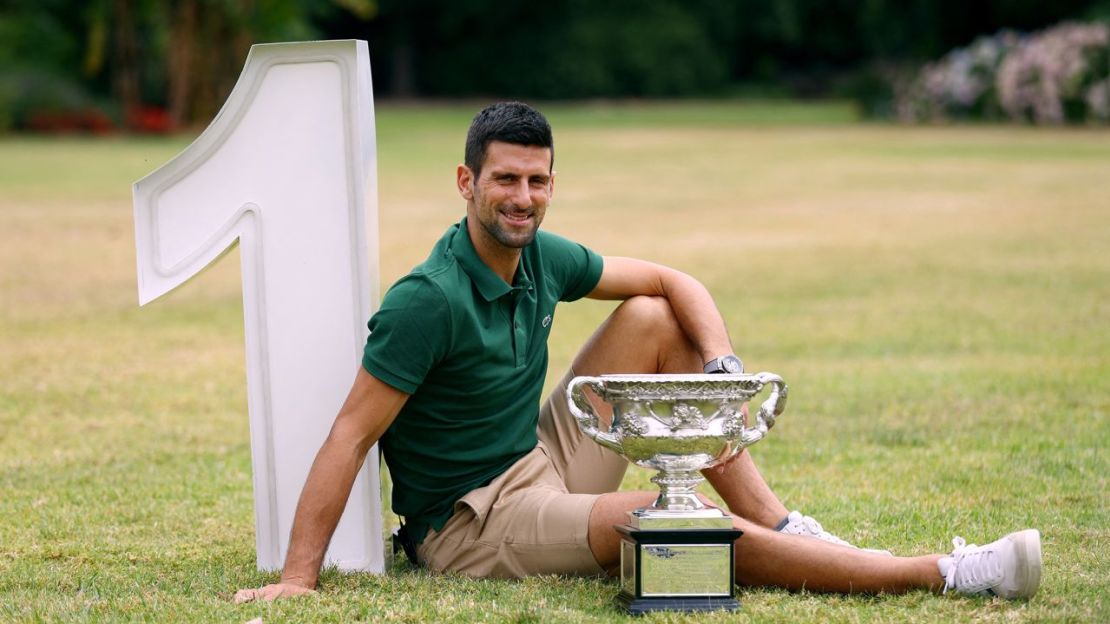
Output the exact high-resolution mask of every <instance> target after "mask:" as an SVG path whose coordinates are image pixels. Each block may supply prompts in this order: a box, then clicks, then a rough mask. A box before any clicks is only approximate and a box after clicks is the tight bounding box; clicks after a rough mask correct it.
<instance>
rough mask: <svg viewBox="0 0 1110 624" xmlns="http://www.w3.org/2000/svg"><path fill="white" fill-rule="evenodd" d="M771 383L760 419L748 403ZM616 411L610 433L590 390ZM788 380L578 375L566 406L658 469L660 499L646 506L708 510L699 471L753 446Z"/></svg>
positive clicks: (631, 456) (608, 441) (595, 432)
mask: <svg viewBox="0 0 1110 624" xmlns="http://www.w3.org/2000/svg"><path fill="white" fill-rule="evenodd" d="M765 386H771V388H772V389H771V392H770V396H768V398H767V399H766V400H765V401H764V402H763V403H762V405H761V406H760V408H759V410H758V411H757V412H756V414H755V416H754V417H751V416H749V415H747V414H745V410H744V409H743V406H744V404H745V403H747V402H748V401H750V400H751V399H752V397H754V396H756V395H757V394H759V393H760V392H761V391H762V390H763V388H764V387H765ZM585 388H589V389H590V390H592V391H593V392H594V394H596V395H597V396H598V397H599V398H600V399H601V400H603V401H605V402H606V403H608V404H609V405H611V406H612V408H613V419H612V423H611V424H610V426H609V429H608V430H607V431H602V430H601V429H600V424H599V418H598V414H597V412H596V410H595V409H594V406H593V404H592V403H591V402H590V400H589V398H587V396H586V394H585V392H584V389H585ZM786 392H787V387H786V384H785V383H783V381H782V378H781V377H779V376H778V375H775V374H773V373H766V372H763V373H755V374H739V375H705V374H696V375H694V374H691V375H602V376H600V377H575V378H574V379H573V380H572V381H571V382H570V384H569V385H568V386H567V403H568V406H569V407H570V411H571V413H572V414H573V415H574V417H575V419H577V421H578V425H579V427H581V429H582V431H583V432H584V433H585V434H586V435H588V436H589V437H590V438H592V439H593V440H594V441H596V442H597V443H598V444H601V445H602V446H604V447H606V448H609V449H611V450H613V451H615V452H617V453H619V454H621V455H623V456H625V457H626V458H628V460H629V461H631V462H633V463H635V464H637V465H639V466H643V467H645V468H652V469H655V470H658V471H659V474H658V475H656V476H655V477H654V478H652V482H654V483H656V484H657V485H658V486H659V487H660V490H661V494H660V496H659V499H658V500H656V502H655V504H654V505H652V507H651V508H648V510H644V511H649V510H650V511H669V512H692V511H696V510H700V509H703V508H704V505H703V504H702V503H701V501H700V500H699V499H698V497H697V495H696V494H695V492H694V488H696V486H697V484H698V483H700V482H701V481H702V480H703V478H702V476H701V475H700V474H699V472H700V471H701V470H703V469H705V468H709V467H712V466H714V465H717V464H719V463H722V462H725V461H727V460H728V459H730V458H732V457H733V456H735V455H736V454H737V453H739V452H740V451H741V450H742V449H744V448H746V447H748V446H751V445H752V444H755V443H756V442H758V441H760V440H761V439H763V437H764V436H765V435H767V431H768V430H769V429H770V428H771V427H772V426H774V424H775V418H776V417H777V416H779V415H780V414H782V411H783V410H784V409H785V407H786Z"/></svg>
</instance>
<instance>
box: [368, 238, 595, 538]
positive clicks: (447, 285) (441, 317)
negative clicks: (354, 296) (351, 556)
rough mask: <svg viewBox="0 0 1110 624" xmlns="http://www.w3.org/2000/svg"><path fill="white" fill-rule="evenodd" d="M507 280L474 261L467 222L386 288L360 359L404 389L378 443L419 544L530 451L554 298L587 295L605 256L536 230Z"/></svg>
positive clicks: (397, 508) (397, 505)
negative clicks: (405, 396)
mask: <svg viewBox="0 0 1110 624" xmlns="http://www.w3.org/2000/svg"><path fill="white" fill-rule="evenodd" d="M521 252H522V253H521V259H520V265H519V267H518V268H517V272H516V276H515V277H514V279H513V283H512V284H511V285H510V284H507V283H505V281H504V280H502V279H501V278H500V277H498V276H497V275H496V274H495V273H494V272H493V271H492V270H490V268H489V267H488V266H486V265H485V263H483V262H482V260H481V259H480V258H479V257H478V254H477V252H476V251H475V250H474V246H473V244H472V243H471V241H470V236H469V235H468V234H467V230H466V219H463V220H462V221H461V222H460V223H458V224H456V225H453V226H451V227H450V228H449V229H448V230H447V233H446V234H444V235H443V237H442V238H441V239H440V240H439V242H438V243H436V245H435V247H434V248H433V249H432V253H431V255H430V256H428V259H427V260H425V261H424V262H423V264H420V265H419V266H417V267H416V268H415V269H413V270H412V272H411V273H409V274H408V275H406V276H405V277H403V278H401V280H399V281H398V282H397V283H396V284H394V285H393V286H392V287H391V288H390V289H389V291H388V292H387V293H386V295H385V297H384V298H383V300H382V304H381V307H380V308H379V309H378V311H377V312H376V313H375V314H374V315H373V317H371V319H370V322H369V327H370V337H369V338H368V339H367V341H366V349H365V351H364V354H363V359H362V366H363V368H365V369H366V370H367V372H369V373H370V374H372V375H374V376H375V377H377V378H378V379H380V380H382V381H384V382H385V383H387V384H389V385H391V386H393V387H394V388H397V389H398V390H400V391H402V392H405V393H407V394H410V395H412V396H410V397H409V399H408V401H407V402H406V403H405V406H404V407H403V408H402V409H401V412H400V414H399V415H398V416H397V419H396V420H395V421H394V422H393V424H392V425H391V426H390V427H389V430H388V431H386V433H385V435H384V436H382V439H381V447H382V452H383V453H384V455H385V460H386V463H387V464H388V465H389V471H390V475H391V477H392V478H393V511H394V512H396V513H397V514H398V515H401V516H404V517H405V519H406V521H407V522H408V526H409V529H410V530H411V531H412V535H413V538H414V539H415V540H417V541H418V542H419V541H422V540H423V538H424V535H425V533H426V532H427V530H428V528H429V527H431V528H434V529H437V530H438V529H441V528H442V527H443V525H444V523H446V522H447V519H448V518H449V517H450V516H451V513H452V511H453V506H454V504H455V501H457V500H458V499H460V498H462V496H463V495H464V494H466V493H467V492H469V491H471V490H473V489H475V488H479V487H482V486H485V485H488V484H489V482H490V481H492V480H493V479H494V478H495V477H496V476H498V475H499V474H501V473H502V472H504V471H505V470H506V469H508V467H509V466H511V465H512V464H513V463H514V462H516V461H517V460H518V459H520V458H521V457H523V456H524V455H525V454H527V453H528V452H529V451H531V450H532V449H533V448H535V446H536V443H537V439H536V422H537V420H538V418H539V403H540V393H541V392H542V391H543V383H544V378H545V377H546V375H547V337H548V334H549V333H550V332H551V322H552V319H553V318H554V314H555V304H556V303H557V302H559V301H573V300H575V299H579V298H581V297H583V296H584V295H586V294H587V293H589V292H590V291H591V290H593V289H594V287H595V286H596V285H597V283H598V280H599V279H601V268H602V261H601V257H600V256H598V255H597V254H596V253H594V252H593V251H591V250H589V249H587V248H586V247H583V246H582V245H579V244H577V243H573V242H571V241H568V240H567V239H565V238H562V237H560V236H556V235H554V234H550V233H547V232H543V231H540V232H538V233H537V234H536V238H535V240H534V241H533V242H532V244H531V245H529V246H527V247H525V248H524V249H522V250H521Z"/></svg>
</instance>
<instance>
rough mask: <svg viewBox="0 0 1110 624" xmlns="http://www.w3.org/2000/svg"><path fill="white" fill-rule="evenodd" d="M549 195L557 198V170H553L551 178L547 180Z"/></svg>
mask: <svg viewBox="0 0 1110 624" xmlns="http://www.w3.org/2000/svg"><path fill="white" fill-rule="evenodd" d="M547 195H548V197H554V196H555V170H554V169H552V170H551V177H550V178H548V179H547Z"/></svg>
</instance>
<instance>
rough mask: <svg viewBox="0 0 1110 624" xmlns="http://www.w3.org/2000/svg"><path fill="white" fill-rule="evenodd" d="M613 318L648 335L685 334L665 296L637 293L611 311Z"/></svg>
mask: <svg viewBox="0 0 1110 624" xmlns="http://www.w3.org/2000/svg"><path fill="white" fill-rule="evenodd" d="M613 316H614V318H615V319H617V320H618V321H620V322H622V323H628V324H630V325H632V326H634V327H635V328H636V329H637V330H639V331H644V332H650V334H648V335H656V336H658V335H660V334H674V335H683V336H684V335H685V334H683V333H682V327H681V326H680V325H679V324H678V319H677V318H676V317H675V314H674V310H673V309H671V304H670V302H669V301H667V298H666V297H653V296H648V295H638V296H636V297H632V298H630V299H627V300H625V301H624V303H622V304H621V305H620V307H618V308H617V309H616V311H615V312H614V313H613Z"/></svg>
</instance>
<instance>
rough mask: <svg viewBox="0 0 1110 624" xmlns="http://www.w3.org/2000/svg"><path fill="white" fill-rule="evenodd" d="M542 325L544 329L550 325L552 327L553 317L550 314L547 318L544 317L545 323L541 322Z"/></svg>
mask: <svg viewBox="0 0 1110 624" xmlns="http://www.w3.org/2000/svg"><path fill="white" fill-rule="evenodd" d="M541 324H542V325H543V326H544V327H547V326H548V325H550V324H551V315H550V314H548V315H547V316H545V317H543V321H541Z"/></svg>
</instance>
